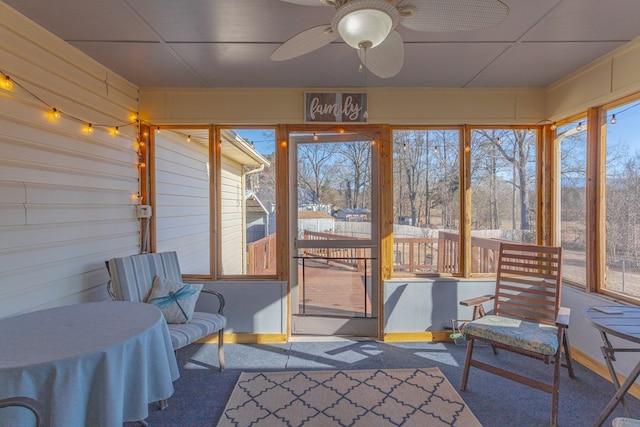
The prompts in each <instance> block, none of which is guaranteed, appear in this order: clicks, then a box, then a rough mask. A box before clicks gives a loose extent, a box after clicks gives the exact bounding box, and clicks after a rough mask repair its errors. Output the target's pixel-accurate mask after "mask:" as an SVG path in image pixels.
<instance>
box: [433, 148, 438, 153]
mask: <svg viewBox="0 0 640 427" xmlns="http://www.w3.org/2000/svg"><path fill="white" fill-rule="evenodd" d="M433 152H434V154H438V147H437V146H435V147H433Z"/></svg>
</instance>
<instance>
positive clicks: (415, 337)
mask: <svg viewBox="0 0 640 427" xmlns="http://www.w3.org/2000/svg"><path fill="white" fill-rule="evenodd" d="M450 335H451V331H426V332H388V333H385V334H384V335H383V338H382V340H383V341H384V342H451V341H452V340H451V337H450Z"/></svg>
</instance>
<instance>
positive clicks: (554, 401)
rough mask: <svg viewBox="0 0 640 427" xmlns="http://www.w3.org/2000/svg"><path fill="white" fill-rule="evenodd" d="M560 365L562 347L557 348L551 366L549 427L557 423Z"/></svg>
mask: <svg viewBox="0 0 640 427" xmlns="http://www.w3.org/2000/svg"><path fill="white" fill-rule="evenodd" d="M561 367H562V347H559V348H558V351H557V352H556V355H555V361H554V366H553V387H552V390H551V422H550V425H551V427H556V426H557V425H558V394H559V393H558V391H559V389H560V368H561Z"/></svg>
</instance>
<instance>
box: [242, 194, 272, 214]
mask: <svg viewBox="0 0 640 427" xmlns="http://www.w3.org/2000/svg"><path fill="white" fill-rule="evenodd" d="M244 198H245V201H246V202H245V206H246V210H247V213H259V214H268V213H269V211H268V210H267V208H266V207H265V206H264V205H263V204H262V202H261V201H260V199H259V198H258V196H257V195H256V193H254V192H253V191H251V190H247V191H245V193H244Z"/></svg>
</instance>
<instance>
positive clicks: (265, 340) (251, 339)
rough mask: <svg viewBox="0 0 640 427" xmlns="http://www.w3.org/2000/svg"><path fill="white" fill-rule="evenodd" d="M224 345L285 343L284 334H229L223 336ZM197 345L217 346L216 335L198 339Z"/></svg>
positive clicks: (285, 337) (285, 336)
mask: <svg viewBox="0 0 640 427" xmlns="http://www.w3.org/2000/svg"><path fill="white" fill-rule="evenodd" d="M224 342H225V344H269V343H286V342H287V335H286V334H252V333H229V334H224ZM196 343H198V344H217V343H218V333H217V332H215V333H213V334H211V335H207V336H206V337H204V338H200V339H199V340H197V341H196Z"/></svg>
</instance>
